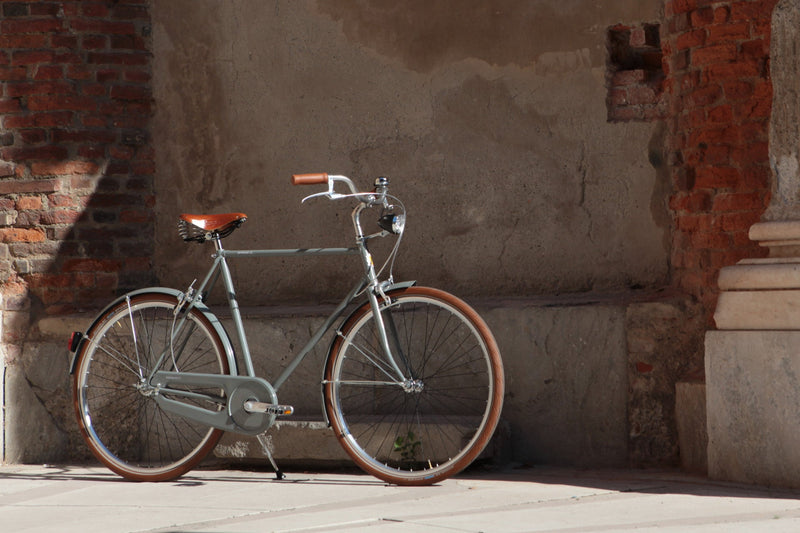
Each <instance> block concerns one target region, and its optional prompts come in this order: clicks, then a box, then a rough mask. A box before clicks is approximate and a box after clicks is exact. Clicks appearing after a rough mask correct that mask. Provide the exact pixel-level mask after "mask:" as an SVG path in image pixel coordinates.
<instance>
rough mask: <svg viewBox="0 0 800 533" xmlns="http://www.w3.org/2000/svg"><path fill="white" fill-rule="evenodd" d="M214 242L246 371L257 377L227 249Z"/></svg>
mask: <svg viewBox="0 0 800 533" xmlns="http://www.w3.org/2000/svg"><path fill="white" fill-rule="evenodd" d="M214 243H215V245H216V247H217V254H219V260H220V261H219V268H220V269H221V272H222V283H223V284H224V285H225V294H226V295H227V297H228V307H230V310H231V318H232V319H233V324H234V327H235V328H236V336H237V337H238V338H239V345H240V346H241V348H242V359H243V360H244V367H245V371H246V372H247V375H248V376H250V377H255V376H256V372H255V369H254V368H253V359H252V357H251V356H250V347H249V346H248V344H247V336H246V335H245V332H244V324H243V323H242V313H241V311H240V310H239V301H238V300H237V299H236V289H235V288H234V286H233V277H232V276H231V270H230V268H229V267H228V261H227V259H226V258H225V250H223V248H222V243H221V242H220V240H219V239H217V240H216V241H214Z"/></svg>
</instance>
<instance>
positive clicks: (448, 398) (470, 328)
mask: <svg viewBox="0 0 800 533" xmlns="http://www.w3.org/2000/svg"><path fill="white" fill-rule="evenodd" d="M389 296H390V298H391V303H389V304H388V305H387V304H386V303H383V304H382V308H381V315H382V316H383V320H384V324H385V325H386V330H387V335H388V337H389V343H390V347H391V350H392V352H393V353H394V356H395V361H396V363H397V366H398V367H399V369H400V370H401V372H402V373H403V378H402V379H401V378H399V377H398V376H397V372H396V371H395V370H394V368H393V365H391V363H390V362H388V361H387V360H386V358H385V356H384V352H383V350H382V349H381V348H380V343H379V340H378V339H379V336H378V334H377V326H376V322H375V320H374V316H373V312H372V309H371V307H370V306H369V304H366V305H364V306H363V307H362V308H360V309H359V310H358V311H357V312H356V313H354V314H353V316H352V317H351V318H350V319H348V320H347V322H346V323H345V324H344V325H343V326H342V328H341V330H340V334H339V336H338V338H337V340H336V341H335V343H334V345H333V347H332V349H331V353H330V355H329V357H328V361H327V364H326V370H325V387H324V395H325V405H326V410H327V413H328V417H329V420H330V421H331V424H332V426H333V429H334V431H335V433H336V435H337V437H338V438H339V440H340V443H341V444H342V446H343V447H344V449H345V450H346V451H347V453H348V454H349V455H350V457H351V458H352V459H353V460H354V461H355V462H356V464H358V465H359V466H360V467H361V468H362V469H364V470H365V471H367V472H369V473H370V474H372V475H374V476H376V477H378V478H380V479H383V480H385V481H388V482H390V483H396V484H401V485H428V484H432V483H436V482H437V481H440V480H442V479H445V478H447V477H450V476H452V475H455V474H456V473H458V472H460V471H461V470H462V469H464V468H465V467H467V466H468V465H469V464H470V463H471V462H472V461H473V460H475V459H476V458H477V457H478V456H479V454H480V453H481V451H483V449H484V448H485V446H486V444H487V443H488V442H489V439H490V438H491V436H492V434H493V432H494V430H495V427H496V426H497V422H498V419H499V417H500V411H501V408H502V403H503V392H504V377H503V366H502V362H501V359H500V354H499V351H498V349H497V344H496V342H495V340H494V338H493V336H492V334H491V332H490V331H489V328H488V327H487V326H486V324H485V323H484V321H483V320H482V319H481V318H480V316H479V315H478V314H477V313H476V312H475V311H474V310H473V309H472V308H470V307H469V306H468V305H467V304H465V303H464V302H463V301H461V300H459V299H458V298H456V297H455V296H452V295H451V294H448V293H445V292H442V291H439V290H436V289H429V288H421V287H419V288H418V287H413V288H409V289H405V290H401V291H396V292H393V293H390V294H389Z"/></svg>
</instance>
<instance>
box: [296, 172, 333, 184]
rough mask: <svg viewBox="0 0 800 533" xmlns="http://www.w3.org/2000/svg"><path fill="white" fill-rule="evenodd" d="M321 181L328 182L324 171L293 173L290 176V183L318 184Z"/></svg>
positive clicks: (321, 182)
mask: <svg viewBox="0 0 800 533" xmlns="http://www.w3.org/2000/svg"><path fill="white" fill-rule="evenodd" d="M323 183H328V174H327V173H325V172H315V173H313V174H294V175H293V176H292V185H320V184H323Z"/></svg>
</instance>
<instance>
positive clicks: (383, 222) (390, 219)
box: [378, 213, 406, 235]
mask: <svg viewBox="0 0 800 533" xmlns="http://www.w3.org/2000/svg"><path fill="white" fill-rule="evenodd" d="M378 225H379V226H380V227H381V229H383V230H386V231H388V232H389V233H394V234H395V235H400V234H401V233H403V230H404V229H405V227H406V216H405V215H397V214H395V213H387V214H385V215H383V216H381V218H379V219H378Z"/></svg>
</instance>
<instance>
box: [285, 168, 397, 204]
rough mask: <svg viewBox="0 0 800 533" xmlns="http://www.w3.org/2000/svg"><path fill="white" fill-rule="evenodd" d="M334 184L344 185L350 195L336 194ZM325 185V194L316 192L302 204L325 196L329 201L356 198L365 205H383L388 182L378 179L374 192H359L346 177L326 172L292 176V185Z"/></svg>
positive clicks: (384, 179)
mask: <svg viewBox="0 0 800 533" xmlns="http://www.w3.org/2000/svg"><path fill="white" fill-rule="evenodd" d="M336 182H339V183H344V184H345V186H346V187H347V188H348V189H349V190H350V193H349V194H341V193H338V192H336V190H335V184H336ZM326 183H327V184H328V190H327V191H326V192H318V193H315V194H311V195H309V196H306V197H305V198H303V202H305V201H306V200H308V199H310V198H316V197H318V196H325V197H327V198H329V199H331V200H338V199H340V198H357V199H358V200H359V201H361V202H362V203H364V204H367V205H372V204H375V203H383V201H384V199H385V198H386V190H387V187H388V183H389V181H388V180H387V179H386V178H378V180H376V183H375V191H372V192H360V191H359V190H358V189H356V186H355V184H354V183H353V182H352V181H351V180H350V178H348V177H347V176H338V175H334V174H328V173H326V172H313V173H310V174H294V175H293V176H292V185H324V184H326Z"/></svg>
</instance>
